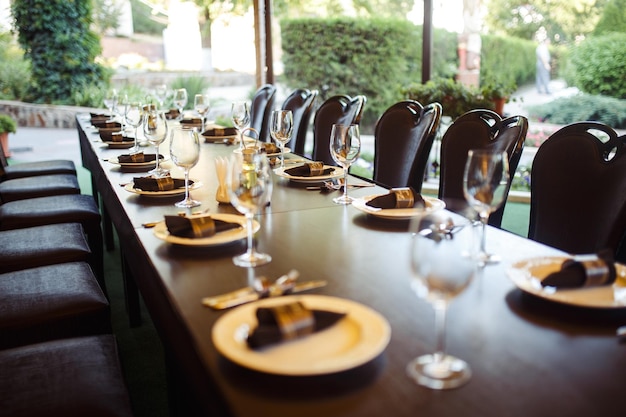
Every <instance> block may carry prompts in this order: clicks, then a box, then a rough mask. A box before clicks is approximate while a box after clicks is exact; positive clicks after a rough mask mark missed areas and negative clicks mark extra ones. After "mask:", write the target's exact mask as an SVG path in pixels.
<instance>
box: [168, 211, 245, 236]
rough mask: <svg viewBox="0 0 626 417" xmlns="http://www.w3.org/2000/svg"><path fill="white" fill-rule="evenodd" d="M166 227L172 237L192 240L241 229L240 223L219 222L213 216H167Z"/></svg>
mask: <svg viewBox="0 0 626 417" xmlns="http://www.w3.org/2000/svg"><path fill="white" fill-rule="evenodd" d="M165 225H166V226H167V230H168V231H169V232H170V234H171V235H174V236H178V237H186V238H190V239H194V238H203V237H211V236H213V235H215V234H216V233H220V232H224V231H226V230H232V229H238V228H240V227H241V225H240V224H239V223H231V222H227V221H224V220H217V219H214V218H212V217H211V216H201V217H186V216H165Z"/></svg>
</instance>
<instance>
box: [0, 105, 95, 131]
mask: <svg viewBox="0 0 626 417" xmlns="http://www.w3.org/2000/svg"><path fill="white" fill-rule="evenodd" d="M86 111H102V110H101V109H100V110H98V109H90V108H85V107H74V106H52V105H47V104H31V103H22V102H19V101H7V100H0V113H5V114H8V115H10V116H12V117H13V118H14V119H15V120H16V121H17V125H18V126H22V127H45V128H63V129H70V128H74V127H76V120H75V117H76V113H80V112H86Z"/></svg>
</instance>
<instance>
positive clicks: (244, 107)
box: [230, 101, 250, 149]
mask: <svg viewBox="0 0 626 417" xmlns="http://www.w3.org/2000/svg"><path fill="white" fill-rule="evenodd" d="M230 117H231V119H232V121H233V125H234V126H235V128H236V129H237V131H238V132H239V137H240V142H239V147H240V149H243V148H244V147H245V146H244V144H243V130H244V129H245V128H246V126H248V124H249V123H250V108H249V107H248V102H246V101H236V102H234V103H233V104H232V106H231V109H230Z"/></svg>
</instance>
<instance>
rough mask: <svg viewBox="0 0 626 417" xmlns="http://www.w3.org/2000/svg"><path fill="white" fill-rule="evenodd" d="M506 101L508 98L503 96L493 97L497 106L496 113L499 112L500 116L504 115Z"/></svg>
mask: <svg viewBox="0 0 626 417" xmlns="http://www.w3.org/2000/svg"><path fill="white" fill-rule="evenodd" d="M505 103H506V98H505V97H502V98H494V99H493V104H494V106H495V111H496V113H498V114H499V115H500V116H504V104H505Z"/></svg>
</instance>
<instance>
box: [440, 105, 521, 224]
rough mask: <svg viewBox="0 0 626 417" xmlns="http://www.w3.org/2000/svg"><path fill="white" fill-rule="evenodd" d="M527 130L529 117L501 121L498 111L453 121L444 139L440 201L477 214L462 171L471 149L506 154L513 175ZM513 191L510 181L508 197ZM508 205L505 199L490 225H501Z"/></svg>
mask: <svg viewBox="0 0 626 417" xmlns="http://www.w3.org/2000/svg"><path fill="white" fill-rule="evenodd" d="M527 131H528V119H527V118H526V117H524V116H511V117H507V118H505V119H502V118H501V117H500V116H499V115H498V114H497V113H496V112H494V111H491V110H487V109H476V110H470V111H468V112H467V113H464V114H462V115H461V116H459V117H458V118H457V119H456V120H454V122H453V123H452V124H451V125H450V126H449V127H448V129H447V130H446V132H445V133H444V135H443V137H442V139H441V151H440V164H441V165H440V167H439V169H440V179H439V198H440V199H441V200H443V201H445V202H446V207H447V208H448V209H450V210H451V211H456V212H460V213H465V214H467V215H468V216H473V214H474V213H473V210H472V209H471V208H470V207H469V205H468V203H467V202H466V200H465V196H464V194H463V172H464V170H465V162H466V161H467V153H468V152H469V150H471V149H492V150H499V151H506V153H507V154H508V157H509V171H510V174H511V176H512V175H513V174H514V173H515V170H516V169H517V165H518V164H519V160H520V157H521V156H522V150H523V149H524V141H525V140H526V133H527ZM510 188H511V181H509V184H508V186H507V189H506V193H505V196H508V194H509V190H510ZM505 206H506V198H505V200H504V203H503V204H502V206H501V207H500V208H498V209H497V210H496V211H494V212H493V213H491V216H489V224H490V225H492V226H495V227H500V226H501V225H502V215H503V214H504V208H505Z"/></svg>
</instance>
